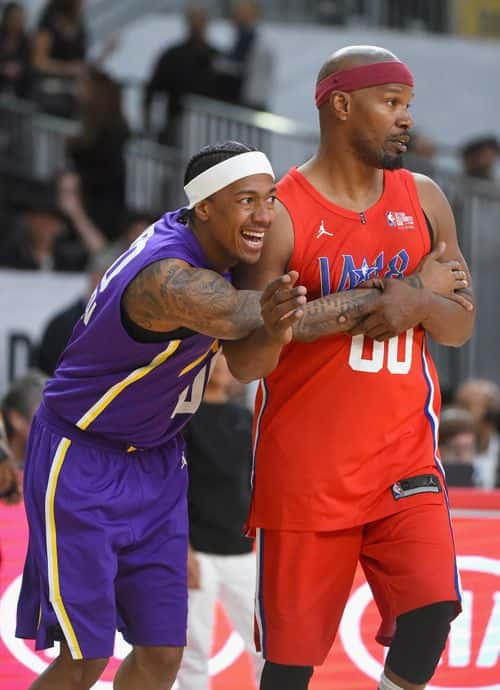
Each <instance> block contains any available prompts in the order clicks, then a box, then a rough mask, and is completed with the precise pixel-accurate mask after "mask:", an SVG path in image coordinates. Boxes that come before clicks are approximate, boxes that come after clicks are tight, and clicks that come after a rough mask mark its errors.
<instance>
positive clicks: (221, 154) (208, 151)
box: [184, 141, 255, 186]
mask: <svg viewBox="0 0 500 690" xmlns="http://www.w3.org/2000/svg"><path fill="white" fill-rule="evenodd" d="M249 151H255V149H254V148H252V147H251V146H247V145H246V144H242V143H241V142H239V141H225V142H224V143H223V144H210V145H209V146H204V147H203V148H202V149H200V150H199V151H198V153H195V154H194V156H192V157H191V158H190V160H189V162H188V164H187V166H186V172H185V173H184V186H185V185H187V184H188V182H191V180H193V179H194V178H195V177H197V176H198V175H200V174H201V173H202V172H205V170H209V169H210V168H212V167H213V166H214V165H217V163H222V161H225V160H227V159H228V158H232V157H233V156H238V155H240V154H241V153H248V152H249Z"/></svg>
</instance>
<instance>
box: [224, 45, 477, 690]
mask: <svg viewBox="0 0 500 690" xmlns="http://www.w3.org/2000/svg"><path fill="white" fill-rule="evenodd" d="M412 97H413V77H412V75H411V72H410V70H409V69H408V67H407V66H406V65H404V64H403V63H402V62H400V61H399V60H398V58H397V57H396V56H395V55H393V54H392V53H390V52H388V51H387V50H384V49H382V48H378V47H374V46H351V47H348V48H344V49H342V50H339V51H338V52H336V53H334V54H333V55H332V56H331V57H330V58H329V59H328V60H327V61H326V62H325V64H324V65H323V67H322V68H321V70H320V72H319V76H318V82H317V90H316V104H317V107H318V110H319V118H320V130H321V141H320V145H319V148H318V151H317V153H316V154H315V155H314V156H313V158H312V159H311V160H309V161H307V162H306V163H305V164H304V165H302V166H301V167H300V168H298V169H297V168H294V169H292V170H290V172H289V173H288V174H287V175H286V176H285V177H284V178H283V180H281V182H280V184H279V186H278V198H279V200H280V202H281V207H280V209H279V210H278V213H277V216H276V220H275V223H274V226H273V232H272V235H271V236H270V238H269V242H268V243H267V244H266V246H265V247H264V251H263V253H262V256H261V259H260V260H259V263H258V265H257V266H255V265H254V266H252V270H251V271H246V270H245V269H244V268H242V270H241V271H240V273H239V275H238V281H237V282H238V286H239V287H245V288H261V287H263V286H264V285H266V284H267V283H268V282H269V280H270V279H272V278H273V277H275V276H278V275H280V274H282V273H283V272H284V271H286V270H289V269H293V270H296V271H298V272H299V276H300V282H301V284H302V285H305V286H306V288H307V293H308V300H309V307H311V301H313V300H314V299H315V298H319V297H322V296H324V297H326V296H327V295H329V294H331V296H332V297H333V293H338V292H340V291H350V290H352V289H353V288H356V287H358V286H361V284H362V283H363V282H365V281H367V280H370V279H373V278H377V279H382V280H383V284H384V291H383V294H381V295H380V296H379V297H378V298H377V299H375V300H374V301H373V303H372V311H371V314H369V315H368V316H364V317H363V318H362V319H361V320H360V321H359V323H358V325H357V326H356V327H355V328H354V329H353V330H351V331H350V333H349V334H339V333H338V326H335V327H332V320H331V319H329V318H328V312H327V310H326V308H325V319H324V320H323V321H322V323H321V324H319V325H318V324H316V325H315V327H314V328H309V329H308V320H307V319H306V318H304V319H302V320H301V321H300V322H299V323H298V324H296V327H295V328H294V340H293V341H292V342H291V343H290V344H289V345H288V346H286V347H285V349H284V350H283V352H282V355H281V358H280V362H279V364H278V367H277V368H276V370H275V371H274V372H273V373H272V374H271V375H270V376H269V377H267V378H266V379H264V380H263V381H262V383H261V386H260V392H259V394H258V396H257V409H256V418H255V456H254V457H255V464H254V492H253V500H252V507H251V511H250V516H249V521H248V527H249V530H250V531H256V533H257V542H258V555H259V563H260V570H259V578H258V590H257V596H256V623H257V626H256V628H257V630H256V638H257V644H258V646H260V648H261V649H262V650H263V653H264V657H265V659H266V664H265V668H264V672H263V676H262V683H261V690H285V689H286V690H303V689H305V688H307V687H308V683H309V679H310V677H311V676H312V673H313V666H314V665H317V664H321V663H323V661H324V659H325V657H326V655H327V654H328V651H329V649H330V647H331V645H332V642H333V640H334V637H335V634H336V631H337V627H338V624H339V621H340V618H341V615H342V612H343V609H344V607H345V603H346V601H347V598H348V595H349V591H350V588H351V584H352V581H353V577H354V573H355V569H356V566H357V563H358V562H360V563H361V565H362V567H363V569H364V572H365V574H366V577H367V579H368V581H369V583H370V585H371V588H372V591H373V594H374V597H375V600H376V603H377V606H378V608H379V611H380V613H381V617H382V622H381V626H380V629H379V632H378V635H377V639H378V640H379V641H380V642H381V643H383V644H386V645H388V646H389V647H390V649H389V653H388V656H387V661H386V665H385V669H384V673H383V675H382V678H381V680H380V685H379V688H380V690H401V689H403V690H420V689H421V688H424V687H425V685H426V683H427V682H428V681H429V680H430V678H431V677H432V675H433V673H434V670H435V668H436V666H437V663H438V660H439V657H440V655H441V652H442V650H443V648H444V645H445V642H446V638H447V635H448V632H449V624H450V621H451V620H452V619H453V618H454V617H455V616H456V615H457V614H458V612H459V611H460V590H459V580H458V573H457V569H456V563H455V553H454V546H453V536H452V531H451V525H450V520H449V513H448V508H447V502H446V489H445V484H444V478H443V473H442V467H441V463H440V460H439V453H438V449H437V424H438V415H439V405H440V394H439V385H438V380H437V375H436V371H435V368H434V365H433V362H432V360H431V358H430V356H429V353H428V350H427V346H426V339H427V338H426V336H427V334H428V335H429V336H430V337H431V338H432V339H433V340H435V341H436V342H438V343H441V344H445V345H450V346H454V347H458V346H460V345H462V344H463V343H465V342H466V341H467V340H468V339H469V338H470V336H471V332H472V326H473V304H472V297H471V293H470V290H468V289H467V290H466V291H465V293H462V296H463V297H465V298H466V300H469V302H463V303H462V304H460V303H457V301H456V300H453V299H449V298H446V297H444V296H442V295H440V294H436V293H434V292H432V291H431V290H429V287H428V284H425V281H424V284H423V283H422V281H421V280H420V277H419V274H418V270H417V269H418V266H419V264H420V262H421V261H422V259H423V257H425V256H426V255H428V254H429V252H431V250H432V248H433V247H434V248H438V249H437V251H436V253H437V254H439V253H442V256H441V260H442V261H459V262H460V263H461V264H462V265H463V266H464V267H465V262H464V259H463V257H462V254H461V253H460V249H459V247H458V244H457V237H456V229H455V222H454V219H453V214H452V211H451V209H450V206H449V204H448V202H447V200H446V198H445V196H444V194H443V192H442V191H441V189H440V188H439V187H438V186H437V185H436V184H435V183H434V182H433V181H432V180H431V179H429V178H427V177H425V176H422V175H417V174H412V173H410V172H408V171H406V170H402V169H399V168H400V167H401V156H402V154H403V153H404V152H405V151H406V147H407V143H408V140H409V135H408V132H409V130H410V128H411V126H412V124H413V122H412V118H411V115H410V113H409V110H408V109H409V105H410V102H411V100H412ZM465 271H466V272H467V277H466V278H465V276H463V277H464V278H465V280H464V281H463V283H462V284H461V286H463V287H464V288H469V286H470V276H469V275H468V271H467V269H466V268H465ZM410 274H413V276H411V278H408V276H409V275H410ZM394 279H399V280H394ZM355 292H359V291H355ZM342 294H345V295H346V298H347V297H348V295H350V294H353V293H352V292H344V293H342ZM327 300H328V298H327V297H326V301H327ZM312 304H314V301H313V302H312ZM316 304H317V309H322V308H323V306H322V305H324V304H325V300H321V299H319V300H317V302H316ZM464 307H465V308H464ZM305 329H308V339H309V340H310V341H311V342H309V343H306V344H304V343H303V342H298V340H299V338H300V339H301V340H304V337H305V333H304V332H303V331H304V330H305ZM335 331H336V332H335ZM319 336H325V337H322V338H319ZM318 338H319V339H318Z"/></svg>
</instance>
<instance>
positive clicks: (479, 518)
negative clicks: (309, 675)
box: [0, 491, 500, 690]
mask: <svg viewBox="0 0 500 690" xmlns="http://www.w3.org/2000/svg"><path fill="white" fill-rule="evenodd" d="M495 493H496V496H495V494H489V495H487V494H484V495H482V494H480V492H477V491H474V492H472V493H471V492H469V493H466V494H465V497H464V494H463V493H461V494H457V499H456V501H457V504H458V505H459V506H460V508H459V510H458V512H457V516H456V517H454V526H455V535H456V546H457V556H458V565H459V569H460V574H461V580H462V590H463V612H462V615H461V616H459V617H458V618H457V619H456V621H454V623H453V625H452V631H451V634H450V638H449V640H448V644H447V647H446V650H445V652H444V654H443V657H442V659H441V662H440V665H439V668H438V670H437V672H436V675H435V676H434V678H433V680H432V685H431V686H429V687H430V688H433V689H435V690H500V517H499V516H500V510H498V509H499V508H500V492H495ZM481 496H484V499H485V505H484V508H486V510H484V509H483V511H481V510H479V511H476V510H470V509H471V508H480V507H482V506H481V502H482V500H481ZM452 503H453V496H452ZM464 508H466V509H464ZM495 509H496V510H495ZM26 539H27V527H26V520H25V516H24V509H23V507H22V506H15V507H8V506H3V505H0V548H1V551H2V563H1V566H0V687H1V688H2V690H24V689H25V688H27V687H28V686H29V684H30V683H31V682H32V681H33V679H34V678H35V677H36V675H37V674H39V673H40V672H41V671H42V670H43V669H44V668H45V667H46V666H47V664H48V663H50V661H51V660H52V659H53V658H54V656H55V654H56V651H55V650H47V651H46V652H44V653H39V652H36V653H35V652H34V650H33V645H32V644H31V643H28V642H26V641H23V640H17V639H16V638H15V636H14V627H15V610H16V603H17V597H18V593H19V587H20V576H21V571H22V565H23V560H24V553H25V549H26ZM415 567H418V564H415ZM378 620H379V617H378V612H377V610H376V608H375V605H374V603H373V600H372V597H371V593H370V590H369V587H368V585H367V584H366V582H365V581H364V579H363V576H362V574H361V573H358V574H357V577H356V581H355V583H354V586H353V590H352V592H351V596H350V599H349V602H348V605H347V608H346V611H345V614H344V617H343V619H342V623H341V626H340V630H339V634H338V636H337V640H336V642H335V644H334V646H333V648H332V650H331V653H330V655H329V657H328V659H327V661H326V663H325V664H324V666H323V667H321V668H318V669H316V671H315V674H314V679H313V682H312V684H311V687H312V689H313V690H327V688H328V690H331V689H332V688H339V690H340V689H341V690H374V689H375V688H376V687H377V680H378V678H379V676H380V672H381V669H382V665H383V659H384V649H383V648H382V647H380V646H379V645H378V644H377V643H376V642H375V641H374V639H373V637H374V633H375V630H376V629H377V627H378ZM127 651H128V649H127V645H126V644H125V642H124V641H123V640H122V639H121V638H120V637H119V636H117V641H116V645H115V657H114V658H113V659H112V660H111V662H110V664H109V666H108V668H107V669H106V671H105V673H104V675H103V677H102V679H101V680H100V681H99V682H98V683H97V684H96V685H95V686H94V687H95V688H97V689H99V690H111V688H112V682H111V681H112V678H113V675H114V672H115V670H116V668H117V666H118V664H119V663H120V660H121V659H122V658H123V657H124V656H125V655H126V654H127ZM210 674H211V676H212V688H213V690H234V688H238V690H253V689H254V687H255V685H254V681H253V679H252V671H251V665H250V660H249V658H248V656H247V654H246V653H245V651H244V649H243V644H242V641H241V638H240V637H239V636H238V635H237V634H236V633H235V632H234V631H232V629H231V627H230V625H229V624H228V622H227V620H226V618H225V616H224V613H223V611H220V612H219V615H218V621H217V626H216V631H215V640H214V649H213V654H212V658H211V661H210Z"/></svg>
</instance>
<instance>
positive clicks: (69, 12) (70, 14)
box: [33, 0, 87, 117]
mask: <svg viewBox="0 0 500 690" xmlns="http://www.w3.org/2000/svg"><path fill="white" fill-rule="evenodd" d="M82 4H83V3H82V0H49V2H47V4H46V6H45V8H44V9H43V11H42V14H41V19H40V22H39V25H38V29H37V31H36V32H35V36H34V39H33V67H34V69H35V70H36V84H35V97H36V100H37V102H38V103H39V105H40V107H41V108H42V109H43V110H46V111H48V112H50V113H53V114H55V115H60V116H62V117H74V116H75V115H76V114H77V103H76V99H75V83H76V77H78V76H79V75H80V74H81V72H82V69H83V66H84V62H85V58H86V54H87V32H86V29H85V25H84V22H83V16H82Z"/></svg>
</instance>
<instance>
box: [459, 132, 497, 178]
mask: <svg viewBox="0 0 500 690" xmlns="http://www.w3.org/2000/svg"><path fill="white" fill-rule="evenodd" d="M499 152H500V145H499V143H498V140H497V139H496V138H495V137H493V136H484V137H480V138H478V139H473V140H472V141H469V142H468V143H467V144H465V145H464V146H463V148H462V161H463V166H464V174H465V175H467V176H468V177H479V178H481V179H483V180H493V179H494V177H495V165H496V163H497V161H498V154H499Z"/></svg>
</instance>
